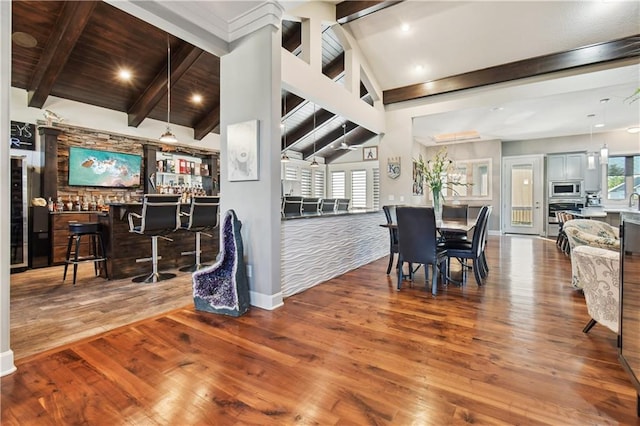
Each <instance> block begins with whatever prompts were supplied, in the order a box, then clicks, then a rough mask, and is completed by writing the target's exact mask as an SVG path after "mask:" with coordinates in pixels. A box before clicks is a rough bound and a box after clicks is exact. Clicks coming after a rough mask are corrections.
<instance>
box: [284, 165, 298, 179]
mask: <svg viewBox="0 0 640 426" xmlns="http://www.w3.org/2000/svg"><path fill="white" fill-rule="evenodd" d="M284 179H285V180H298V168H297V167H296V166H293V165H287V166H285V168H284Z"/></svg>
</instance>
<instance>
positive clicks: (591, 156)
mask: <svg viewBox="0 0 640 426" xmlns="http://www.w3.org/2000/svg"><path fill="white" fill-rule="evenodd" d="M595 116H596V115H595V114H589V115H587V118H589V121H590V123H589V138H590V144H589V147H592V146H593V122H591V121H592V119H593V118H594V117H595ZM587 168H588V169H589V170H595V168H596V154H595V153H594V152H593V151H591V152H589V153H587Z"/></svg>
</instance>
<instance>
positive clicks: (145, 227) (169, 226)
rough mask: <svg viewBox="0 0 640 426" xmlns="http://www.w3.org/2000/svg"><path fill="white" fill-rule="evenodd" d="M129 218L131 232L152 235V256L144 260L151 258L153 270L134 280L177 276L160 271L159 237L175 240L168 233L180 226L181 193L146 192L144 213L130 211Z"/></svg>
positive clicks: (158, 279)
mask: <svg viewBox="0 0 640 426" xmlns="http://www.w3.org/2000/svg"><path fill="white" fill-rule="evenodd" d="M128 219H129V232H133V233H136V234H140V235H147V236H150V237H151V258H150V259H144V260H151V262H152V263H153V271H152V272H151V274H150V275H148V276H144V275H143V276H140V277H136V278H134V279H133V281H134V282H145V283H155V282H157V281H162V280H166V279H169V278H173V277H175V276H176V274H171V273H160V272H158V238H163V239H165V240H168V241H173V240H172V239H171V238H168V237H167V236H166V235H167V234H170V233H172V232H174V231H176V230H177V229H179V228H180V225H181V223H180V195H165V194H146V195H145V196H144V199H143V201H142V214H137V213H135V212H129V215H128ZM138 261H140V259H139V260H138Z"/></svg>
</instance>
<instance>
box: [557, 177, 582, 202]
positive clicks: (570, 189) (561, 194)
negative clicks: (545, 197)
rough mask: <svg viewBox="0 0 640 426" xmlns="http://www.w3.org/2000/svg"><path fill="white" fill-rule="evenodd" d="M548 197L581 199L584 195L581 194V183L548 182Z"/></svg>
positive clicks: (579, 181)
mask: <svg viewBox="0 0 640 426" xmlns="http://www.w3.org/2000/svg"><path fill="white" fill-rule="evenodd" d="M549 197H550V198H582V197H584V193H583V192H582V181H581V180H571V181H561V182H559V181H552V182H549Z"/></svg>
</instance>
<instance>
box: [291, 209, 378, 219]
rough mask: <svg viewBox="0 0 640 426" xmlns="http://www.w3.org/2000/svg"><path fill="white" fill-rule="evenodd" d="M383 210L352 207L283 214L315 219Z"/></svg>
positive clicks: (292, 217) (297, 217)
mask: <svg viewBox="0 0 640 426" xmlns="http://www.w3.org/2000/svg"><path fill="white" fill-rule="evenodd" d="M380 211H382V210H377V209H351V210H346V211H338V212H323V213H302V214H286V215H284V216H282V220H294V219H313V218H319V217H336V216H351V215H357V214H364V213H378V212H380Z"/></svg>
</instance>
